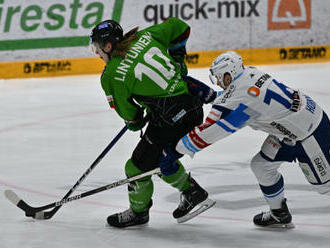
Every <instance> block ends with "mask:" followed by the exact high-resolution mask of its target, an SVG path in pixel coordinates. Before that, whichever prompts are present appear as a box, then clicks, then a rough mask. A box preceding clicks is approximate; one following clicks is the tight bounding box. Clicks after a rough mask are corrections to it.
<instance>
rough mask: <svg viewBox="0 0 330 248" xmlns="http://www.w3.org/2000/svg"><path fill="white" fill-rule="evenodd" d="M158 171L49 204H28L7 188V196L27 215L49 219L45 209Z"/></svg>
mask: <svg viewBox="0 0 330 248" xmlns="http://www.w3.org/2000/svg"><path fill="white" fill-rule="evenodd" d="M157 173H160V168H156V169H154V170H151V171H147V172H145V173H142V174H140V175H137V176H134V177H131V178H126V179H122V180H119V181H117V182H114V183H111V184H107V185H105V186H102V187H99V188H96V189H93V190H90V191H87V192H84V193H81V194H79V195H75V196H71V197H67V198H63V199H62V200H61V201H58V202H53V203H50V204H48V205H45V206H41V207H31V206H30V205H29V204H27V203H26V202H25V201H23V200H22V199H21V198H19V197H18V195H17V194H16V193H15V192H14V191H12V190H5V196H6V197H7V199H8V200H9V201H11V202H12V203H13V204H15V205H16V206H17V207H19V208H20V209H22V210H23V211H24V212H25V215H26V216H27V217H32V218H34V219H47V218H45V214H46V213H47V212H44V211H43V210H46V209H49V208H53V207H55V208H58V207H61V206H62V205H63V204H66V203H68V202H71V201H75V200H79V199H81V198H84V197H87V196H90V195H94V194H96V193H99V192H102V191H105V190H109V189H112V188H115V187H118V186H121V185H124V184H127V183H130V182H133V181H135V180H138V179H140V178H143V177H146V176H150V175H153V174H157Z"/></svg>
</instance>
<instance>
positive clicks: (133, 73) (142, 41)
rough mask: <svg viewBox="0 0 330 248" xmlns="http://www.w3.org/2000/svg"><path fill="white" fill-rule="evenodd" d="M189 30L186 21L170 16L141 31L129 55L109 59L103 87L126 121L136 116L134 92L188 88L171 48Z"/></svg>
mask: <svg viewBox="0 0 330 248" xmlns="http://www.w3.org/2000/svg"><path fill="white" fill-rule="evenodd" d="M187 30H188V31H189V26H188V25H187V24H186V23H185V22H183V21H181V20H179V19H177V18H169V19H168V20H167V21H166V22H163V23H161V24H157V25H154V26H151V27H148V28H146V29H143V30H141V31H139V32H138V38H137V39H136V40H135V41H134V42H133V43H132V45H131V47H130V49H129V50H128V52H127V55H126V57H125V59H122V58H121V57H112V58H111V59H110V60H109V62H108V63H107V65H106V67H105V69H104V71H103V75H102V77H101V84H102V88H103V90H104V92H105V94H106V96H107V99H108V102H109V104H110V106H111V107H112V108H114V109H115V110H116V111H117V113H118V114H119V115H120V117H121V118H123V119H124V120H125V121H131V120H134V118H135V117H136V114H137V111H138V107H137V105H136V104H135V103H134V102H133V101H132V99H134V96H147V97H171V96H176V95H180V94H184V93H187V92H188V89H187V85H186V83H185V82H184V81H183V80H182V78H181V71H180V67H179V66H178V65H177V63H176V62H175V61H174V60H173V58H172V57H171V56H170V55H169V54H168V52H167V51H168V49H169V48H173V47H174V46H176V45H178V43H179V42H180V40H181V39H180V37H182V35H184V34H185V33H188V34H189V32H187ZM135 100H136V99H135ZM139 103H140V104H141V105H143V102H139Z"/></svg>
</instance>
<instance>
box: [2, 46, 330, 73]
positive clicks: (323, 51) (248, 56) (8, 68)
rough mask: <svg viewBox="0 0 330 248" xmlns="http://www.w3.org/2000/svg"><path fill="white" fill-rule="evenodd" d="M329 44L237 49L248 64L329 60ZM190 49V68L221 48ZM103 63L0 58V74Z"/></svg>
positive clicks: (89, 69) (85, 69) (95, 67)
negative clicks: (214, 49)
mask: <svg viewBox="0 0 330 248" xmlns="http://www.w3.org/2000/svg"><path fill="white" fill-rule="evenodd" d="M329 49H330V45H320V46H299V47H284V48H255V49H236V50H235V51H237V52H238V53H239V54H240V55H241V56H242V57H243V60H244V63H245V64H249V65H271V64H297V63H314V62H318V63H319V62H327V61H330V53H329ZM224 51H226V50H217V51H201V52H190V53H188V56H187V58H186V62H187V65H188V67H189V68H202V67H209V66H210V64H211V63H212V61H213V60H214V59H215V58H216V57H217V56H218V55H219V54H221V53H222V52H224ZM103 67H104V63H103V61H102V60H101V59H99V58H98V57H87V58H63V59H49V60H34V61H15V62H0V78H2V79H9V78H31V77H52V76H64V75H79V74H97V73H101V72H102V69H103Z"/></svg>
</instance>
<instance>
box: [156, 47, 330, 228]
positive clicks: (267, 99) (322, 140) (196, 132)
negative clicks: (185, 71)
mask: <svg viewBox="0 0 330 248" xmlns="http://www.w3.org/2000/svg"><path fill="white" fill-rule="evenodd" d="M210 72H211V74H210V79H211V81H212V82H213V83H215V84H217V85H219V86H220V87H221V88H223V89H224V92H223V93H222V94H221V95H220V96H218V97H217V98H216V99H215V101H214V103H213V106H212V109H211V111H210V113H209V115H208V116H207V118H206V121H205V123H204V124H202V125H200V126H197V127H196V128H195V129H193V130H192V131H191V132H189V133H188V134H187V135H185V136H184V137H183V138H182V139H181V140H180V141H179V143H178V144H177V145H176V146H173V147H172V148H167V149H166V150H165V156H164V158H163V159H162V160H161V162H160V164H161V167H166V166H171V163H172V162H173V161H175V160H176V159H177V158H179V157H181V156H182V155H183V154H189V155H190V156H191V157H192V156H193V155H194V154H195V153H196V152H199V151H201V150H202V149H204V148H205V147H207V146H209V145H211V144H213V143H214V142H216V141H218V140H220V139H223V138H225V137H227V136H228V135H230V134H232V133H235V132H236V131H237V130H238V129H241V128H243V127H245V126H250V127H252V128H253V129H256V130H262V131H264V132H266V133H268V134H269V136H268V137H267V138H266V140H265V141H264V143H263V145H262V148H261V150H260V152H259V153H258V154H256V155H255V156H254V157H253V158H252V160H251V169H252V171H253V172H254V174H255V176H256V178H257V180H258V182H259V185H260V189H261V191H262V193H263V194H264V196H265V198H266V201H267V203H268V204H269V206H270V211H267V212H262V213H260V214H258V215H256V216H255V217H254V220H253V221H254V223H255V225H257V226H262V227H285V228H291V227H294V225H293V223H292V216H291V214H290V212H289V210H288V207H287V204H286V199H285V198H284V180H283V177H282V175H281V173H280V172H278V168H279V167H280V165H281V163H283V162H284V161H287V162H293V161H298V162H299V166H300V167H301V169H302V171H303V173H304V174H305V176H306V178H307V180H308V181H309V182H310V183H311V184H313V185H315V187H316V189H317V191H318V192H319V193H321V194H326V193H327V194H329V192H330V166H329V163H330V156H329V149H330V142H329V141H330V123H329V119H328V116H327V114H326V113H325V112H324V111H323V110H322V109H321V108H320V107H319V105H317V104H316V103H315V102H314V100H312V99H311V98H310V97H309V96H307V95H305V94H303V93H302V92H300V91H299V90H294V89H291V88H289V87H288V86H286V85H285V84H283V83H281V82H278V81H277V80H276V79H274V78H273V77H272V76H271V75H269V74H267V73H265V72H262V71H260V70H258V69H257V68H255V67H244V65H243V62H242V58H241V57H240V56H239V55H238V54H237V53H235V52H232V51H230V52H226V53H223V54H221V55H220V56H219V57H218V58H216V59H215V60H214V62H213V63H212V66H211V68H210Z"/></svg>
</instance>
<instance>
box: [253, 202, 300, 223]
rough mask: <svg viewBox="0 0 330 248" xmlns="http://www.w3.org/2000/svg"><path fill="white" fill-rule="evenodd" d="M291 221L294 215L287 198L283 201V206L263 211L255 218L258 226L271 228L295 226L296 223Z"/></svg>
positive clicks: (254, 220)
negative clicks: (291, 212)
mask: <svg viewBox="0 0 330 248" xmlns="http://www.w3.org/2000/svg"><path fill="white" fill-rule="evenodd" d="M291 221H292V216H291V214H290V212H289V209H288V206H287V205H286V199H284V200H283V201H282V207H281V208H279V209H273V210H270V211H268V212H262V213H260V214H257V215H256V216H254V218H253V222H254V224H255V225H256V226H259V227H269V228H288V229H289V228H294V224H293V223H292V222H291Z"/></svg>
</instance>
